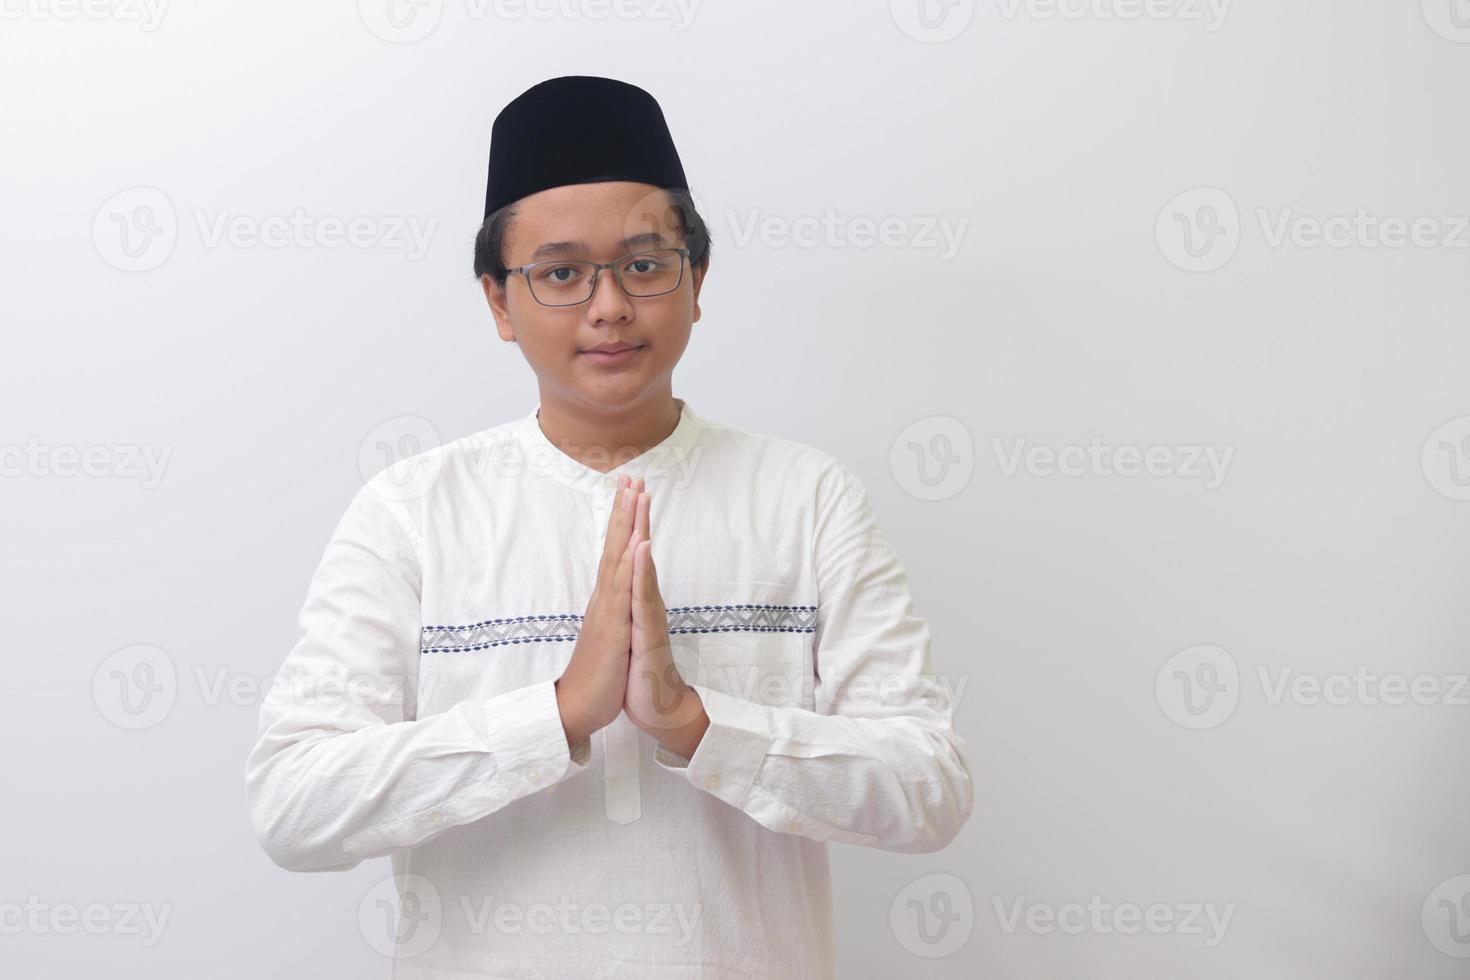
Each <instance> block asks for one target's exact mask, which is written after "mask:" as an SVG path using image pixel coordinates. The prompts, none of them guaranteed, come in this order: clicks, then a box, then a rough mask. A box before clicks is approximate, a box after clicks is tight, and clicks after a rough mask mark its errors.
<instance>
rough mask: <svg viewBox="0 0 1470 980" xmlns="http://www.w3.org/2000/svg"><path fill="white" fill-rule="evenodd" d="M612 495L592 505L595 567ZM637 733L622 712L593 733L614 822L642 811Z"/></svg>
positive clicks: (606, 805) (606, 494)
mask: <svg viewBox="0 0 1470 980" xmlns="http://www.w3.org/2000/svg"><path fill="white" fill-rule="evenodd" d="M612 489H616V487H615V486H614V487H613V488H612ZM614 496H615V494H613V493H610V492H603V493H601V494H599V495H598V496H597V498H596V500H595V502H594V503H593V506H592V518H593V520H592V547H593V549H594V550H593V563H592V564H593V567H594V568H595V567H596V566H597V558H598V556H600V555H601V554H602V546H603V542H604V541H605V540H606V538H607V522H608V519H609V518H610V517H611V516H612V505H613V498H614ZM640 734H641V733H640V732H639V730H638V727H637V726H636V725H634V724H633V722H632V721H631V720H630V719H629V718H628V716H627V715H626V714H622V713H619V714H618V716H617V718H615V719H613V722H612V724H610V725H607V726H605V727H604V728H601V729H599V730H598V732H597V736H596V737H597V738H599V739H601V740H602V765H603V775H602V779H603V793H604V803H603V807H604V811H605V812H606V813H607V818H608V819H609V820H611V821H612V822H613V823H617V824H630V823H632V822H633V821H634V820H637V819H638V818H639V817H641V816H642V815H643V792H642V789H641V787H640V785H639V772H638V769H639V758H638V754H639V743H640V737H639V736H640Z"/></svg>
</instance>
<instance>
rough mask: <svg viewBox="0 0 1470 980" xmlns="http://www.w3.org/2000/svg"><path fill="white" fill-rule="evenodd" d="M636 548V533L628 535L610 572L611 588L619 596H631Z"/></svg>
mask: <svg viewBox="0 0 1470 980" xmlns="http://www.w3.org/2000/svg"><path fill="white" fill-rule="evenodd" d="M630 499H632V498H631V491H630ZM635 506H636V501H635ZM637 550H638V537H637V535H630V536H629V538H628V543H627V544H626V545H625V546H624V548H623V553H622V556H621V557H620V558H619V559H618V563H617V566H616V567H615V568H614V569H613V572H612V584H613V588H614V589H615V590H616V591H617V594H618V595H620V596H624V597H628V598H631V597H632V587H633V566H634V559H635V555H634V552H636V551H637Z"/></svg>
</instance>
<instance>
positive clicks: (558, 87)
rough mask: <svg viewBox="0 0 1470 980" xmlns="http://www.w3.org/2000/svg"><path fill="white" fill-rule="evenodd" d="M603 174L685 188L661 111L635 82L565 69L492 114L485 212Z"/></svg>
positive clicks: (672, 140) (677, 159) (660, 185)
mask: <svg viewBox="0 0 1470 980" xmlns="http://www.w3.org/2000/svg"><path fill="white" fill-rule="evenodd" d="M601 180H633V181H638V182H639V183H643V184H653V185H654V186H656V187H679V188H683V189H686V190H687V189H688V187H689V184H688V182H687V181H686V180H685V179H684V167H683V166H682V165H681V164H680V163H679V151H678V150H676V149H674V138H673V136H671V135H670V134H669V126H668V123H666V122H664V114H663V110H661V109H660V108H659V106H658V102H657V101H656V100H655V99H654V97H653V96H651V95H649V94H648V93H647V92H645V91H643V89H641V88H639V87H638V86H636V85H630V84H628V83H627V82H620V81H618V80H616V79H613V78H597V77H595V76H591V75H565V76H563V77H561V78H552V79H548V80H547V81H544V82H541V83H540V84H538V85H533V86H532V87H531V88H529V89H527V90H526V91H524V92H522V93H521V94H520V95H518V96H516V98H515V99H514V100H512V101H511V102H510V104H509V105H507V106H506V107H505V108H504V109H502V110H500V115H498V116H496V117H495V124H494V126H492V127H491V130H490V179H489V181H488V183H487V185H486V188H485V217H487V218H488V217H489V216H490V214H491V213H492V212H494V211H498V210H500V208H502V207H504V206H505V205H507V204H510V203H511V202H513V201H518V200H520V199H521V198H523V197H525V196H527V195H528V194H535V193H536V192H537V191H544V190H546V189H547V188H549V187H561V186H563V185H565V184H589V183H593V182H595V181H601Z"/></svg>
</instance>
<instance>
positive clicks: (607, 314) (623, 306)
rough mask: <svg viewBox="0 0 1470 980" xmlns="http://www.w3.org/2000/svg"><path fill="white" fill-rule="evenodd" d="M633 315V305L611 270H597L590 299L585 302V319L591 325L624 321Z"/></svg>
mask: <svg viewBox="0 0 1470 980" xmlns="http://www.w3.org/2000/svg"><path fill="white" fill-rule="evenodd" d="M632 315H633V304H632V302H631V301H630V300H629V299H628V294H627V293H625V292H623V287H622V286H619V285H618V279H617V277H616V276H614V275H613V271H612V270H611V269H598V270H597V278H596V279H595V280H594V281H593V285H592V298H591V299H590V300H588V301H587V319H588V320H590V321H592V322H593V323H599V322H603V321H609V320H610V321H617V320H626V319H628V318H630V317H631V316H632Z"/></svg>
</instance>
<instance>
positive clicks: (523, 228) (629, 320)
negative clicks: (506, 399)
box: [482, 181, 704, 410]
mask: <svg viewBox="0 0 1470 980" xmlns="http://www.w3.org/2000/svg"><path fill="white" fill-rule="evenodd" d="M684 245H685V242H684V241H683V240H682V239H681V238H680V237H679V230H678V224H677V222H676V221H675V220H674V216H673V215H672V213H671V211H670V209H669V207H668V199H667V195H665V194H664V192H663V191H661V190H659V189H658V188H656V187H653V186H651V185H649V184H639V183H633V182H631V181H605V182H599V183H592V184H572V185H568V186H565V187H553V188H551V189H549V190H545V191H541V192H540V193H537V194H532V195H530V196H529V197H525V198H522V199H521V200H520V201H519V202H517V204H516V214H515V217H514V218H513V219H512V220H511V222H510V228H509V230H508V231H507V234H506V240H505V248H504V255H503V259H504V261H505V264H506V266H507V267H509V268H515V267H517V266H523V265H530V264H531V263H533V262H544V261H549V260H572V259H585V260H591V261H593V262H611V261H613V260H614V259H617V258H621V257H622V256H624V255H627V254H628V253H630V252H637V251H643V250H646V249H650V248H659V247H663V248H671V247H676V246H684ZM556 274H557V275H559V276H561V277H563V278H567V277H569V276H570V275H571V274H570V272H565V271H564V272H559V273H556ZM703 281H704V271H703V270H698V269H694V268H693V267H691V266H690V265H689V263H688V260H687V259H686V260H685V263H684V277H683V281H682V282H681V283H680V284H679V286H678V288H677V289H675V290H674V291H673V292H670V293H665V294H663V295H661V296H648V297H638V296H629V295H628V294H627V293H625V292H624V291H623V290H622V289H621V288H619V286H618V284H617V281H616V280H615V279H614V278H613V273H612V270H611V269H602V270H599V272H598V274H597V288H596V290H595V291H594V292H593V294H592V298H591V299H590V300H588V301H586V302H584V303H581V304H579V305H576V306H562V307H551V306H543V305H541V304H540V303H538V302H537V301H536V299H535V298H534V297H533V296H532V293H531V288H530V285H529V284H528V283H527V281H526V277H525V276H523V275H521V274H520V273H511V275H510V276H509V278H507V279H506V283H505V288H504V289H503V290H502V289H500V288H499V287H497V286H496V284H495V282H494V281H493V280H492V279H491V278H490V277H489V276H484V277H482V285H483V286H484V289H485V296H486V298H487V299H488V300H489V302H490V309H491V311H492V312H493V313H494V314H495V326H496V330H497V331H498V332H499V334H500V337H501V339H503V340H507V341H510V340H514V341H515V342H516V343H517V344H518V345H519V346H520V348H521V353H522V354H524V355H525V358H526V361H527V362H528V363H529V364H530V365H531V369H532V370H533V371H535V372H536V377H537V380H538V382H539V383H540V385H541V389H542V391H543V393H546V392H551V393H554V394H555V395H557V396H559V397H561V398H563V399H565V400H567V401H573V402H581V403H583V404H584V405H586V406H588V407H593V408H599V409H609V410H615V409H620V408H626V407H629V406H631V405H634V404H636V403H637V402H639V401H640V400H641V399H644V398H648V397H657V396H658V395H659V393H660V392H661V391H662V390H664V389H667V388H668V387H669V386H670V385H671V383H672V382H671V380H670V378H671V376H672V374H673V371H674V365H675V364H677V363H678V362H679V358H680V357H681V356H683V354H684V348H685V346H687V344H688V343H689V333H690V330H691V328H692V327H693V325H694V322H695V321H696V320H698V319H699V290H700V286H701V285H702V284H703ZM629 284H630V285H634V284H633V282H632V280H631V278H630V280H629ZM634 288H635V289H636V288H637V287H636V286H635V287H634ZM608 343H628V344H636V345H639V349H638V350H636V351H634V352H632V353H630V354H624V355H619V356H617V357H614V358H606V357H599V356H597V355H596V354H594V353H589V349H590V348H593V347H596V346H598V345H600V344H608Z"/></svg>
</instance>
